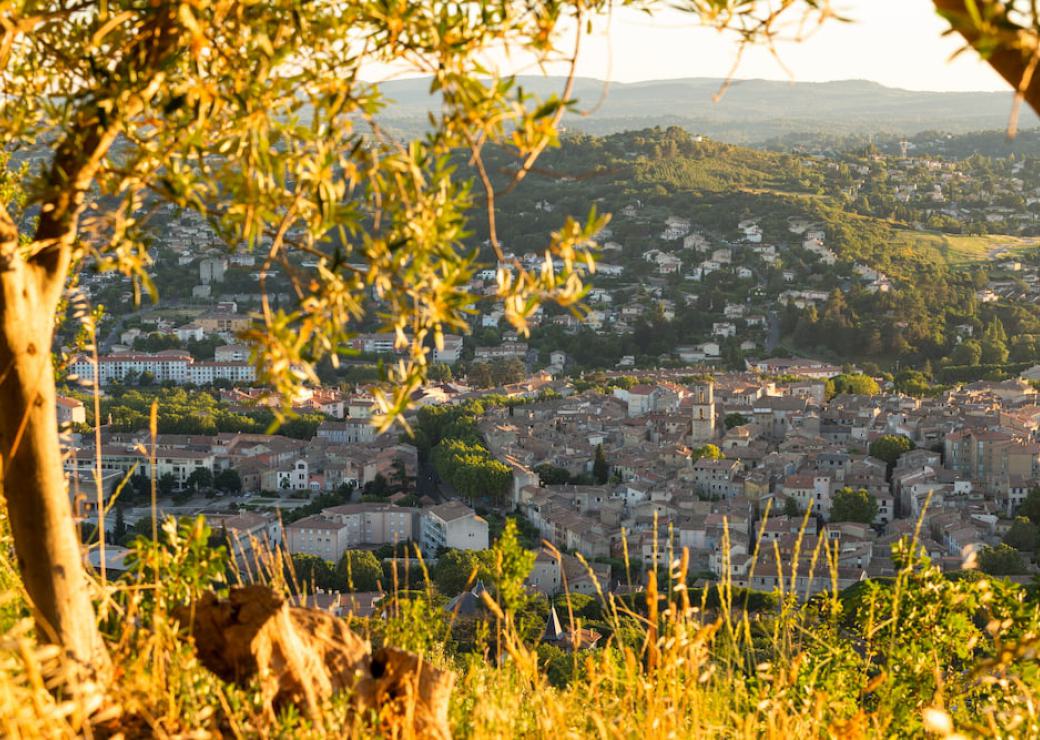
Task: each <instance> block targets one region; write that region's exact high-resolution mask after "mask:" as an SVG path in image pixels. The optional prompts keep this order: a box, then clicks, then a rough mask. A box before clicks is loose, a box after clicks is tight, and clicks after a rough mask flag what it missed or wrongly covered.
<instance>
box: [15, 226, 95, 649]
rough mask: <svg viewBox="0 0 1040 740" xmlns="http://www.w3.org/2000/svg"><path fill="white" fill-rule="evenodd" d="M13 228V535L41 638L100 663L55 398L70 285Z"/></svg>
mask: <svg viewBox="0 0 1040 740" xmlns="http://www.w3.org/2000/svg"><path fill="white" fill-rule="evenodd" d="M5 226H6V227H7V228H5V229H4V231H3V232H2V234H0V238H2V245H0V451H2V458H0V459H2V461H3V464H2V473H3V491H4V496H5V498H6V499H7V511H8V515H9V519H10V524H11V534H12V536H13V538H14V546H15V553H16V556H17V559H18V567H19V570H20V571H21V573H22V579H23V581H24V584H25V588H26V591H27V592H28V594H29V598H30V599H31V600H32V606H33V610H34V615H35V617H36V622H37V625H38V626H39V631H40V637H41V638H42V639H45V640H48V641H53V642H57V643H59V644H61V645H62V646H63V647H64V648H65V649H66V651H67V653H68V654H69V655H70V656H71V657H73V658H75V659H76V660H78V661H80V662H83V663H87V664H95V663H96V662H97V661H98V659H99V658H101V659H102V660H103V655H104V647H103V645H102V643H101V639H100V635H99V633H98V630H97V625H96V621H95V618H94V611H93V608H92V605H91V600H90V593H89V590H88V584H87V580H86V573H85V571H84V568H83V561H82V553H81V549H80V542H79V536H78V533H77V532H76V527H75V523H74V521H73V518H72V506H71V503H70V501H69V495H68V490H67V485H66V481H65V475H64V472H63V470H62V453H61V448H60V446H59V440H58V425H57V415H56V411H55V403H54V402H55V390H54V368H53V366H52V363H51V339H52V336H53V327H54V314H55V311H56V309H57V302H58V301H57V298H58V297H60V295H61V291H60V285H61V283H59V287H58V289H57V290H55V286H54V285H53V280H54V279H55V277H57V276H53V275H50V274H48V273H49V271H48V270H47V269H46V268H45V267H43V266H40V265H37V264H34V263H32V262H27V261H26V260H24V259H23V258H22V257H21V256H19V255H18V254H17V253H16V248H17V232H15V231H13V229H11V228H10V227H11V224H10V221H9V220H8V222H7V224H5ZM0 228H2V227H0ZM12 239H13V241H12ZM60 279H61V282H63V281H64V271H62V274H61V278H60Z"/></svg>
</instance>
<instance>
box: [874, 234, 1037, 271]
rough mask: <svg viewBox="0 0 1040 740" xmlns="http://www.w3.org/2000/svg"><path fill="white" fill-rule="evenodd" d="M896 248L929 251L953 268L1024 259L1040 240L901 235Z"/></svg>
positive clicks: (1003, 235) (898, 236)
mask: <svg viewBox="0 0 1040 740" xmlns="http://www.w3.org/2000/svg"><path fill="white" fill-rule="evenodd" d="M894 244H895V245H896V246H900V247H907V246H909V247H912V248H914V249H916V250H921V251H927V252H929V253H931V254H932V255H934V257H935V258H936V259H938V260H942V261H943V262H945V263H946V264H948V265H950V266H951V267H963V266H968V265H973V264H976V263H981V262H987V261H989V260H993V259H995V258H997V257H998V256H999V255H1001V254H1003V253H1007V254H1008V255H1011V256H1016V257H1021V256H1023V255H1024V254H1025V253H1027V252H1030V251H1032V250H1035V249H1037V248H1038V247H1040V238H1037V237H1019V236H1008V235H1005V234H987V235H982V236H961V235H957V234H935V233H930V232H926V231H898V232H896V239H895V242H894Z"/></svg>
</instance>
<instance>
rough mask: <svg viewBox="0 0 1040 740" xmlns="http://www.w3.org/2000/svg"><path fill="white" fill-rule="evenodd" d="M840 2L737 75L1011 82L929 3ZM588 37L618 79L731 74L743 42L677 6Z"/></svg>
mask: <svg viewBox="0 0 1040 740" xmlns="http://www.w3.org/2000/svg"><path fill="white" fill-rule="evenodd" d="M662 5H663V3H662ZM833 6H834V8H835V10H836V11H837V12H839V13H840V14H841V15H842V16H844V17H847V18H850V19H852V22H851V23H839V22H837V21H833V20H830V21H828V22H827V23H825V24H824V25H823V26H822V27H820V28H818V29H817V30H816V31H815V32H814V33H813V34H812V35H811V36H810V37H809V38H808V39H807V40H804V41H801V42H798V43H795V42H793V41H781V42H780V43H779V44H778V48H777V51H778V52H779V56H780V59H781V61H782V62H783V65H784V66H781V64H780V62H778V61H777V60H776V59H775V58H773V56H772V55H771V54H770V53H769V51H768V50H766V49H764V48H762V47H750V48H749V49H748V50H747V51H746V52H745V54H744V57H743V60H742V62H741V64H740V66H739V67H738V68H737V71H736V74H735V77H736V78H743V79H748V78H764V79H773V80H787V79H794V80H795V81H800V82H823V81H829V80H848V79H866V80H872V81H875V82H880V83H881V84H883V85H887V86H889V87H901V88H906V89H910V90H1007V89H1008V86H1007V85H1006V84H1005V83H1004V82H1003V81H1002V80H1001V79H1000V77H999V76H998V75H997V74H996V73H995V72H993V71H992V70H991V69H990V68H989V66H988V65H987V64H986V63H985V62H982V61H981V60H979V58H978V55H976V54H975V53H974V52H965V53H964V54H961V55H960V56H958V57H957V58H956V59H955V60H953V61H950V57H951V55H952V54H953V53H954V52H955V51H956V50H957V49H958V48H960V46H961V44H960V43H959V42H958V37H954V36H947V37H943V35H942V32H943V30H944V29H945V25H944V22H943V20H942V19H941V18H939V17H938V16H937V15H936V14H935V11H934V10H933V6H932V2H931V0H833ZM799 17H800V16H799ZM789 35H790V34H789ZM568 38H569V36H568ZM565 43H566V42H565ZM582 43H583V49H582V54H581V60H580V65H579V70H578V73H579V75H581V76H583V77H594V78H597V79H610V80H613V81H617V82H637V81H640V80H656V79H666V78H674V77H725V76H727V75H728V74H729V73H730V71H731V69H732V66H733V62H734V58H735V54H736V49H737V46H736V43H735V41H734V36H733V35H732V34H720V33H718V32H717V31H715V30H713V29H707V28H703V27H697V26H695V25H694V24H693V23H692V22H691V21H690V16H689V15H687V14H683V13H680V12H678V11H666V12H660V13H658V14H657V15H654V16H652V17H648V16H646V15H644V14H640V13H636V12H633V11H626V10H619V11H616V12H615V14H614V16H613V18H612V19H611V23H610V26H609V28H608V27H607V24H606V21H605V20H604V19H599V20H598V21H597V24H596V27H595V28H594V31H593V35H591V36H587V37H585V39H584V40H583V42H582ZM495 56H496V58H495V59H485V62H486V63H489V64H491V65H492V66H495V65H497V66H498V67H499V68H500V70H501V71H502V72H507V73H512V72H515V73H522V74H538V73H539V68H538V67H534V66H532V65H531V64H529V63H524V62H523V61H522V60H517V59H516V58H513V59H507V58H506V57H505V56H504V55H502V56H499V55H497V54H496V55H495ZM785 67H786V70H787V71H785ZM547 71H548V72H549V73H550V74H562V73H564V72H565V71H566V69H565V67H563V66H556V67H550V68H549V69H548V70H547ZM788 73H789V74H788ZM363 76H364V77H365V78H367V79H371V80H380V79H387V78H393V77H398V76H409V73H408V72H407V71H405V70H403V69H400V68H397V69H395V68H387V67H382V66H380V65H373V66H371V67H369V68H368V69H366V71H365V74H364V75H363Z"/></svg>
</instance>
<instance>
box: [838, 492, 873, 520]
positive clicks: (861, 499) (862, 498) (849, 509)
mask: <svg viewBox="0 0 1040 740" xmlns="http://www.w3.org/2000/svg"><path fill="white" fill-rule="evenodd" d="M877 512H878V503H877V499H876V498H875V497H874V496H872V495H870V493H868V492H867V491H866V489H863V488H860V489H858V490H854V489H852V488H849V487H848V486H845V487H844V488H842V489H840V490H839V491H837V492H836V493H835V494H834V500H833V501H832V502H831V516H830V519H831V521H832V522H860V523H862V524H872V523H873V522H874V517H876V516H877Z"/></svg>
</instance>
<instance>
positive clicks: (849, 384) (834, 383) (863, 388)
mask: <svg viewBox="0 0 1040 740" xmlns="http://www.w3.org/2000/svg"><path fill="white" fill-rule="evenodd" d="M880 392H881V387H880V386H879V385H878V384H877V381H876V380H874V379H873V378H872V377H870V376H869V375H864V374H863V373H841V374H840V375H835V376H834V377H833V378H831V379H830V380H828V381H827V384H826V393H827V397H828V398H833V397H834V396H836V395H838V394H840V393H853V394H856V395H863V396H876V395H877V394H878V393H880Z"/></svg>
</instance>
